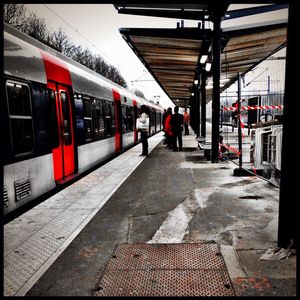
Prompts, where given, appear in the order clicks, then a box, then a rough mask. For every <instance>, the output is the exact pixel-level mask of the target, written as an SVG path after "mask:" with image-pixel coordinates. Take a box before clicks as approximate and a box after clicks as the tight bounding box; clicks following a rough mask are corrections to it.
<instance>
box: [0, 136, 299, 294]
mask: <svg viewBox="0 0 300 300" xmlns="http://www.w3.org/2000/svg"><path fill="white" fill-rule="evenodd" d="M162 140H163V134H162V133H158V134H156V135H155V136H153V137H151V138H149V139H148V141H149V155H148V156H146V157H145V156H139V154H140V153H141V148H142V147H141V144H139V145H137V146H135V147H133V148H131V149H129V150H128V151H126V152H124V153H123V154H121V155H119V156H118V157H116V158H115V159H114V160H112V161H110V162H108V163H107V164H105V165H103V166H101V167H100V168H98V169H97V170H95V171H93V172H91V173H90V174H88V175H87V176H86V177H84V178H82V179H80V180H78V181H77V182H75V183H74V184H72V185H71V186H69V187H67V188H66V189H64V190H62V191H61V192H59V193H58V194H56V195H54V196H53V197H51V198H49V199H47V200H46V201H44V202H43V203H41V204H39V205H37V206H36V207H34V208H33V209H31V210H30V211H28V212H26V213H24V214H23V215H21V216H20V217H18V218H17V219H15V220H13V221H11V222H10V223H8V224H6V225H5V227H4V295H5V296H25V295H26V296H153V295H154V296H207V295H210V296H224V295H225V296H295V295H296V255H291V256H289V257H286V258H284V259H280V260H260V257H261V256H262V255H263V254H265V253H266V251H267V250H268V249H270V248H273V249H274V248H276V244H277V226H278V224H277V219H278V199H279V189H278V188H277V187H276V186H274V185H272V184H270V183H269V182H266V181H264V180H263V179H261V178H259V177H254V176H249V177H248V176H244V177H235V176H233V170H234V169H235V168H236V165H235V164H234V163H232V162H231V161H223V162H220V163H215V164H212V163H210V162H209V161H207V160H206V159H205V157H204V155H203V152H202V151H200V150H199V149H198V147H197V142H196V139H195V135H194V134H193V133H192V132H191V134H190V135H187V136H183V151H180V152H174V151H172V150H170V149H167V148H165V146H164V145H163V142H162ZM169 279H170V280H169ZM171 279H172V280H173V279H174V280H175V281H174V280H173V281H172V280H171ZM168 280H169V281H168ZM141 287H144V288H141Z"/></svg>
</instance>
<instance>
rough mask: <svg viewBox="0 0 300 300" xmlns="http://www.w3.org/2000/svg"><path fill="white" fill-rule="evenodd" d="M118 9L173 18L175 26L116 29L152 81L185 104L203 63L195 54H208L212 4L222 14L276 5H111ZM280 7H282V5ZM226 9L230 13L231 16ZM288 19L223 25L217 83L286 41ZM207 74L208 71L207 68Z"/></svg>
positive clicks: (231, 78)
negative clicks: (184, 23) (188, 21)
mask: <svg viewBox="0 0 300 300" xmlns="http://www.w3.org/2000/svg"><path fill="white" fill-rule="evenodd" d="M115 7H116V9H117V10H118V12H119V13H127V14H135V15H147V16H156V17H169V18H178V19H179V26H178V23H177V28H174V29H165V28H121V29H120V33H121V35H122V36H123V38H124V39H125V41H126V42H127V44H128V45H129V46H130V47H131V48H132V49H133V51H134V52H135V54H136V55H137V56H138V57H139V59H140V60H141V62H142V63H143V64H144V65H145V67H146V68H147V69H148V71H149V72H150V73H151V75H152V76H153V77H154V79H155V80H156V81H157V83H158V84H159V85H160V86H161V88H162V89H163V90H164V91H165V93H166V94H167V95H168V96H169V98H170V99H171V100H172V101H173V103H174V104H175V105H179V106H182V107H183V106H185V105H186V104H187V105H188V104H189V100H190V98H191V93H192V92H193V85H194V84H195V83H194V81H195V80H197V79H198V80H199V71H200V69H201V68H202V65H201V64H200V62H199V60H200V58H201V57H202V55H208V60H210V61H211V60H212V54H211V52H212V34H213V32H212V30H211V29H206V28H205V27H204V24H205V22H204V21H210V20H212V18H213V16H214V13H215V11H216V10H218V11H219V13H220V12H221V15H223V19H228V18H236V17H241V16H244V15H252V14H255V13H258V9H259V10H260V12H263V11H271V10H274V9H275V7H276V8H277V9H278V8H279V7H278V5H268V6H266V7H260V8H257V7H255V9H254V8H251V9H250V10H249V9H244V10H243V9H242V10H236V11H227V9H228V5H223V6H213V5H208V4H206V5H205V4H173V5H171V4H165V5H154V4H153V5H151V4H149V5H146V4H143V5H142V4H140V5H134V4H131V5H115ZM283 8H285V7H283ZM230 15H231V17H230ZM180 19H192V20H198V21H199V23H198V27H196V28H189V27H184V26H182V25H181V24H180ZM286 28H287V20H283V21H280V22H277V23H274V22H273V23H264V24H254V25H253V24H252V25H249V26H248V27H247V26H245V25H239V26H237V27H231V28H227V29H226V28H225V29H223V31H222V36H221V88H220V91H223V90H224V89H225V88H226V87H228V86H229V85H231V84H232V83H234V82H235V81H236V80H237V77H238V74H241V75H243V74H245V73H247V72H248V71H249V70H251V69H253V68H254V67H255V66H256V65H257V64H259V63H260V62H261V61H263V60H265V59H266V58H267V57H269V56H270V55H272V54H274V53H275V52H277V51H278V50H280V49H281V48H283V47H284V46H285V45H286ZM207 75H208V77H210V76H212V74H211V71H210V72H208V74H207ZM207 82H208V83H207V86H206V94H207V95H206V101H207V102H209V101H210V100H211V99H212V84H211V83H210V79H209V78H208V81H207Z"/></svg>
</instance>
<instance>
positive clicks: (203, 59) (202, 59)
mask: <svg viewBox="0 0 300 300" xmlns="http://www.w3.org/2000/svg"><path fill="white" fill-rule="evenodd" d="M207 58H208V55H202V56H201V58H200V63H201V64H205V62H206V60H207Z"/></svg>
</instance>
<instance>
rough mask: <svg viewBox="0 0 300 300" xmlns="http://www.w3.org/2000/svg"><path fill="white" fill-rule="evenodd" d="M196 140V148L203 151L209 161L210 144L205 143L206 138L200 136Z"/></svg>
mask: <svg viewBox="0 0 300 300" xmlns="http://www.w3.org/2000/svg"><path fill="white" fill-rule="evenodd" d="M196 140H197V142H198V147H199V148H200V150H204V156H205V157H206V159H207V160H209V159H210V156H211V143H208V142H206V138H204V137H202V136H200V137H198V138H196Z"/></svg>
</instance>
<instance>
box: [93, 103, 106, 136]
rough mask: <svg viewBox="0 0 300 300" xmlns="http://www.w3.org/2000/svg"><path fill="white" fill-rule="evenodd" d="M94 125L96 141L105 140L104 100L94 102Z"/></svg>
mask: <svg viewBox="0 0 300 300" xmlns="http://www.w3.org/2000/svg"><path fill="white" fill-rule="evenodd" d="M93 124H94V136H95V139H103V138H104V118H103V103H102V100H94V102H93Z"/></svg>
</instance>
